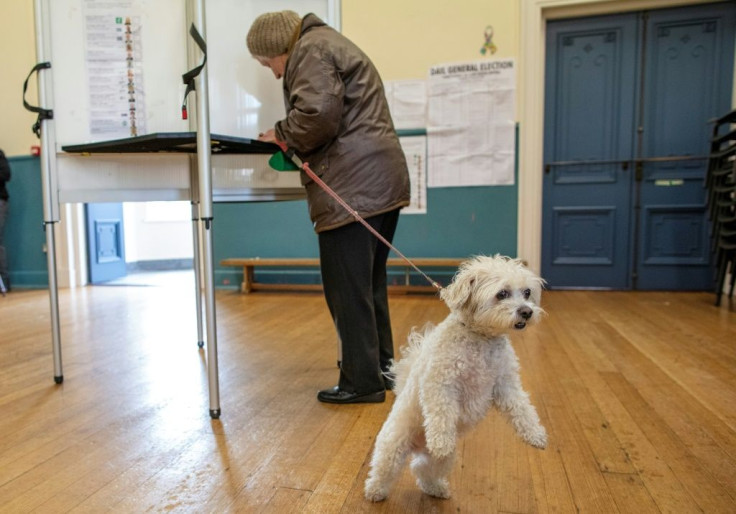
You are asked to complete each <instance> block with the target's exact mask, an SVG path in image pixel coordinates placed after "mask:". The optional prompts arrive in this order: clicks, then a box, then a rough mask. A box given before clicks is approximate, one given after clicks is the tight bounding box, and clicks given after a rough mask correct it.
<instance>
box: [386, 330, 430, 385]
mask: <svg viewBox="0 0 736 514" xmlns="http://www.w3.org/2000/svg"><path fill="white" fill-rule="evenodd" d="M434 328H435V327H434V325H433V324H432V323H427V324H425V325H424V326H423V327H422V328H421V329H417V328H416V327H414V328H412V330H411V333H410V334H409V337H408V339H407V344H406V345H405V346H402V347H401V349H400V350H399V351H400V352H401V360H399V361H393V362H392V363H391V367H390V368H389V370H388V372H387V373H386V376H387V377H388V378H389V379H390V380H393V382H394V393H396V394H397V395H398V394H400V393H401V390H402V389H403V388H404V385H406V380H407V379H408V378H409V372H410V371H411V368H412V367H413V365H414V361H415V360H416V356H417V355H418V354H419V347H420V346H421V345H422V341H424V338H425V337H426V335H427V334H429V333H430V332H431V331H432V330H434Z"/></svg>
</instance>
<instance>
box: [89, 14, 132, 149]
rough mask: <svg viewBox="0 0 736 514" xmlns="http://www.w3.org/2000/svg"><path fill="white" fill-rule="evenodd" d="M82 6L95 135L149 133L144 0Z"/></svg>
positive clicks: (91, 122)
mask: <svg viewBox="0 0 736 514" xmlns="http://www.w3.org/2000/svg"><path fill="white" fill-rule="evenodd" d="M83 5H84V15H85V24H84V30H85V54H86V57H85V62H86V66H87V88H88V92H89V106H90V114H89V125H90V134H92V135H95V136H105V137H107V138H110V137H127V136H137V135H141V134H145V133H146V127H145V124H146V122H145V120H146V116H145V93H144V90H143V64H142V63H143V56H142V54H143V52H142V41H141V16H140V15H136V13H139V12H140V9H141V3H140V0H128V1H121V2H107V1H102V0H85V2H84V4H83Z"/></svg>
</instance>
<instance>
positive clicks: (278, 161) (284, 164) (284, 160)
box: [268, 150, 299, 171]
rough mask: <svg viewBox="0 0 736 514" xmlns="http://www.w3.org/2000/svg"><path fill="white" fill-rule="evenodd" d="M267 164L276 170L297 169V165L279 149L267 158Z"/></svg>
mask: <svg viewBox="0 0 736 514" xmlns="http://www.w3.org/2000/svg"><path fill="white" fill-rule="evenodd" d="M268 165H269V166H271V167H272V168H273V169H275V170H276V171H297V170H298V169H299V166H297V165H296V164H294V162H293V161H292V160H291V159H289V157H288V156H287V155H286V154H285V153H284V152H283V151H281V150H279V151H278V152H276V153H275V154H273V155H272V156H271V158H270V159H269V160H268Z"/></svg>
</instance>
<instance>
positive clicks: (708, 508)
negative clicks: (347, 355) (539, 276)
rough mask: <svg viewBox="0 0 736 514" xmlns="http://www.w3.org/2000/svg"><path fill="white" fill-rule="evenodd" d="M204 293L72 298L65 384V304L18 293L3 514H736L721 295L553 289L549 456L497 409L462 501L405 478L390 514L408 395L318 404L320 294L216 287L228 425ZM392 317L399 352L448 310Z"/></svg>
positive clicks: (533, 362)
mask: <svg viewBox="0 0 736 514" xmlns="http://www.w3.org/2000/svg"><path fill="white" fill-rule="evenodd" d="M191 289H192V287H191V286H190V284H189V283H188V281H185V283H184V284H176V285H170V286H168V287H135V286H130V287H86V288H81V289H75V290H62V291H60V298H59V301H60V307H61V332H62V343H63V362H64V377H65V381H64V383H63V385H60V386H57V385H55V384H54V382H53V380H52V376H53V365H52V353H51V336H50V323H49V301H48V294H47V292H46V291H32V292H13V293H11V294H9V295H8V296H7V297H5V298H2V297H0V412H1V413H2V415H1V416H0V512H12V513H22V512H43V513H53V512H90V513H98V512H104V511H108V510H111V511H113V512H149V511H150V512H197V513H199V512H217V513H219V512H272V513H284V512H315V513H332V512H348V513H351V514H353V513H356V512H397V513H403V512H421V513H425V512H441V513H445V512H446V513H458V512H460V513H465V512H467V513H494V512H504V513H530V512H557V513H571V512H578V511H579V512H587V513H595V514H598V513H607V512H621V513H636V514H641V513H648V512H671V513H688V512H706V513H717V512H723V513H726V512H728V513H733V512H736V307H734V306H729V305H724V306H722V307H720V308H717V307H714V306H713V295H711V294H705V293H679V294H672V293H622V292H564V291H560V292H546V293H545V295H544V298H543V305H544V307H545V308H546V310H547V311H548V313H549V315H548V316H547V318H546V319H545V320H544V321H543V322H542V324H540V325H538V326H537V327H533V328H532V329H530V330H528V331H525V332H522V333H520V334H518V335H516V337H515V339H514V346H515V348H516V350H517V353H518V355H519V358H520V360H521V365H522V379H523V382H524V384H525V387H526V389H527V390H528V391H529V393H530V395H531V397H532V401H533V403H534V404H535V405H536V406H537V409H538V411H539V414H540V417H541V418H542V422H543V423H544V425H545V426H546V427H547V430H548V432H549V439H550V444H549V447H548V448H547V449H546V450H544V451H542V450H536V449H533V448H531V447H529V446H526V445H524V444H523V443H522V442H521V440H520V439H518V438H517V437H516V436H515V434H514V433H513V431H512V429H511V427H510V426H509V425H508V424H507V423H506V421H505V420H504V419H502V418H501V417H500V416H498V415H496V414H494V413H491V415H489V417H488V418H487V419H486V420H485V421H484V422H483V423H482V424H481V425H480V427H479V428H478V429H476V430H475V431H474V432H473V433H472V434H470V435H469V436H468V437H467V438H466V439H464V440H463V442H462V443H461V444H460V445H459V452H460V456H459V458H458V461H457V464H456V466H455V469H454V471H453V474H452V476H451V487H452V490H453V498H452V499H450V500H437V499H432V498H429V497H427V496H425V495H423V494H421V492H420V491H419V490H418V489H417V487H416V486H415V484H414V482H413V480H412V478H411V475H410V473H409V472H408V470H407V471H406V472H405V473H404V474H403V475H402V478H401V480H400V481H399V482H398V483H397V484H396V487H395V489H394V490H393V492H392V495H391V496H390V497H389V499H388V500H387V501H385V502H383V503H380V504H371V503H369V502H367V501H365V500H364V499H363V495H362V487H363V482H364V480H365V477H366V473H367V463H368V459H369V456H370V452H371V447H372V444H373V441H374V438H375V436H376V433H377V432H378V430H379V428H380V427H381V424H382V422H383V420H384V419H385V417H386V414H387V412H388V410H389V408H390V406H391V403H392V401H393V393H391V394H389V395H388V396H389V401H387V402H386V403H385V404H377V405H363V406H356V405H347V406H331V405H325V404H321V403H319V402H317V400H316V398H315V394H316V392H317V390H318V389H320V388H324V387H328V386H332V385H334V383H335V382H336V379H337V370H336V368H335V364H336V363H335V361H336V345H335V336H334V334H333V328H332V323H331V321H330V319H329V317H328V314H327V308H326V306H325V304H324V300H323V298H322V296H321V295H320V294H318V293H301V294H295V293H291V294H290V293H256V294H250V295H242V294H239V293H236V292H230V291H218V292H217V316H218V324H217V325H218V343H219V344H218V345H219V358H220V361H219V363H220V393H221V406H222V417H221V418H220V419H219V420H216V421H213V420H211V419H210V417H209V414H208V408H209V399H208V392H207V378H206V364H205V352H204V351H203V350H199V349H198V348H197V347H196V323H195V317H194V300H193V295H192V294H190V290H191ZM725 303H727V302H725ZM391 308H392V316H393V325H394V333H395V337H396V340H397V344H400V343H401V342H402V341H403V340H404V339H405V337H406V334H407V332H408V331H409V329H410V328H411V327H412V326H415V325H422V324H424V323H425V322H426V321H434V322H438V321H440V320H441V319H442V318H444V316H445V315H446V309H445V307H444V304H442V303H441V302H440V301H439V300H437V299H436V298H435V297H433V296H421V295H413V296H392V297H391Z"/></svg>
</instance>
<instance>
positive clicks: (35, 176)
mask: <svg viewBox="0 0 736 514" xmlns="http://www.w3.org/2000/svg"><path fill="white" fill-rule="evenodd" d="M8 162H9V163H10V171H11V173H12V177H11V179H10V182H8V184H7V188H8V194H9V195H10V213H9V214H8V221H7V225H6V227H5V249H6V251H7V254H8V268H9V271H10V282H11V285H12V287H13V288H18V289H24V288H44V287H48V283H49V276H48V269H47V266H46V253H45V252H44V250H43V248H44V245H45V244H46V234H45V233H44V231H43V193H42V191H41V163H40V160H39V159H38V158H37V157H31V156H27V157H8Z"/></svg>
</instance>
